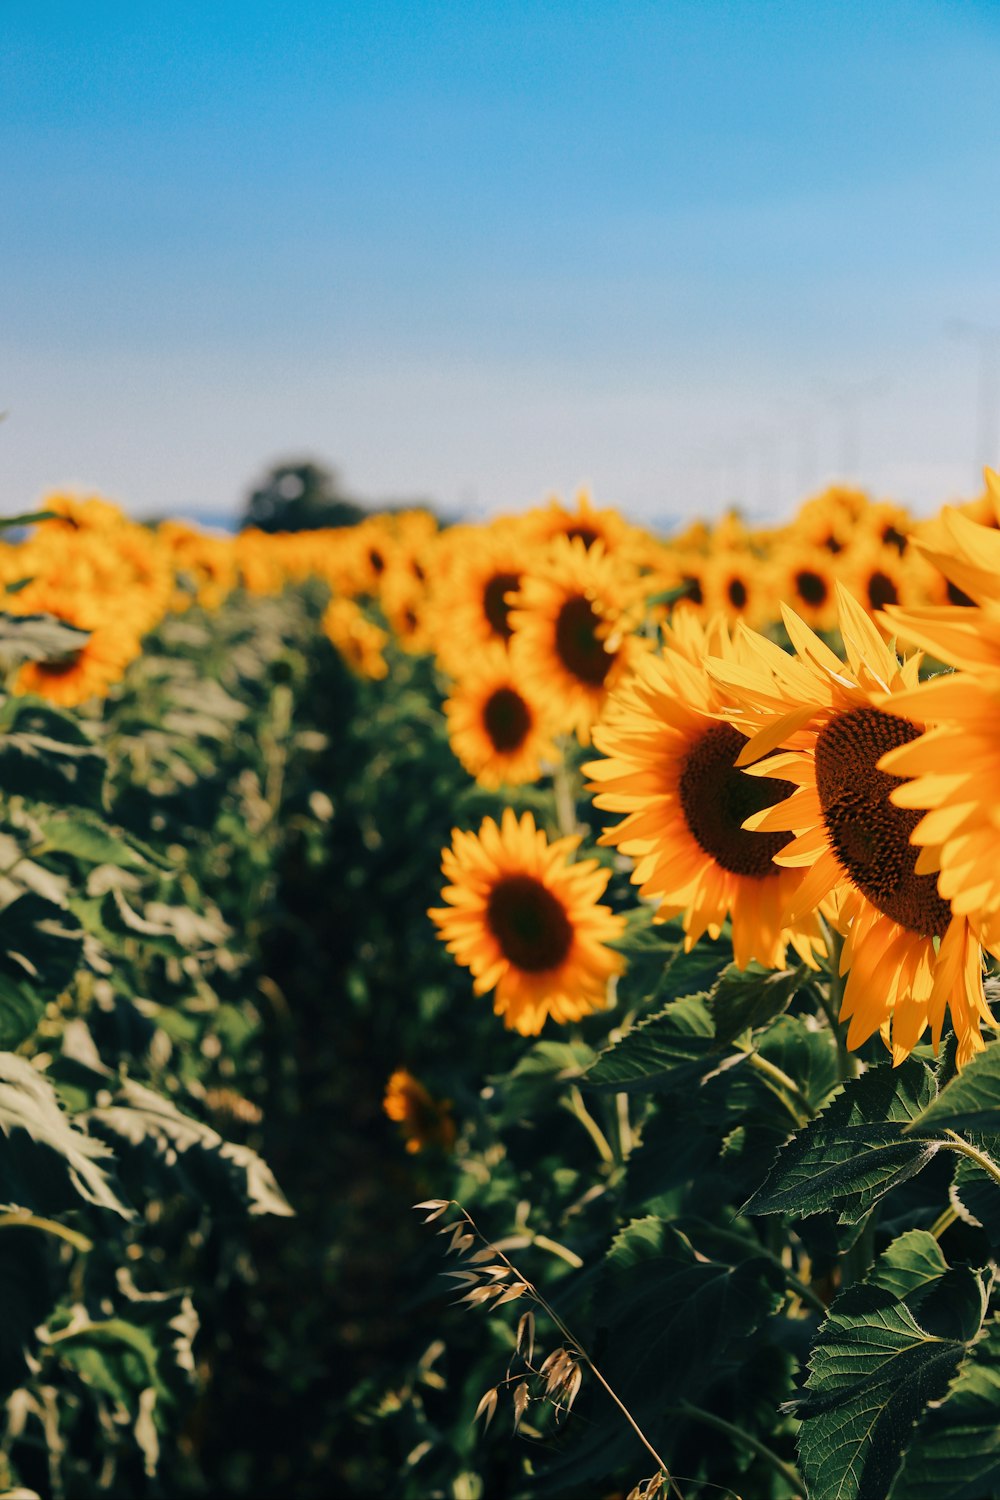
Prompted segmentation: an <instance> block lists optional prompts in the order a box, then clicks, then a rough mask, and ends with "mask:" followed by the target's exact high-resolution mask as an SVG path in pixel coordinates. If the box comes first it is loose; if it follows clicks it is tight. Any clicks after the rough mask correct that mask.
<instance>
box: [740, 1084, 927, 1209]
mask: <svg viewBox="0 0 1000 1500" xmlns="http://www.w3.org/2000/svg"><path fill="white" fill-rule="evenodd" d="M934 1088H935V1084H934V1077H933V1075H932V1073H931V1071H930V1069H929V1068H927V1067H926V1066H925V1065H924V1064H923V1063H922V1062H920V1061H918V1060H917V1059H916V1058H912V1057H910V1058H907V1059H906V1061H905V1062H904V1063H902V1064H901V1066H900V1067H898V1068H890V1067H888V1066H883V1067H876V1068H869V1070H868V1071H867V1072H866V1073H863V1074H862V1075H861V1077H860V1078H854V1079H851V1080H850V1081H849V1082H848V1083H846V1084H845V1085H844V1088H843V1090H842V1092H841V1093H839V1094H837V1095H836V1097H835V1098H834V1099H833V1100H832V1102H831V1103H830V1104H828V1105H827V1107H826V1109H824V1110H823V1112H822V1114H820V1115H818V1116H817V1117H816V1119H815V1120H811V1121H810V1122H809V1124H808V1125H807V1126H805V1128H804V1129H802V1130H800V1131H799V1132H798V1133H797V1134H796V1135H794V1136H793V1137H792V1139H791V1140H790V1141H789V1142H788V1143H787V1144H786V1145H785V1146H783V1147H782V1149H781V1150H780V1151H779V1153H778V1157H777V1160H776V1161H775V1163H774V1165H773V1166H772V1168H771V1170H770V1172H769V1174H768V1176H767V1179H766V1181H765V1182H764V1185H763V1186H762V1187H761V1188H760V1189H758V1191H757V1192H756V1193H755V1194H754V1196H753V1197H752V1198H751V1199H750V1201H749V1202H748V1203H747V1204H746V1205H745V1207H744V1209H743V1212H744V1213H751V1214H776V1213H789V1214H801V1215H808V1214H816V1213H822V1212H823V1211H824V1210H825V1209H830V1208H833V1209H836V1210H838V1211H839V1214H840V1222H841V1223H842V1224H856V1223H857V1222H858V1220H859V1219H861V1218H863V1217H864V1215H865V1214H866V1213H868V1211H869V1210H870V1209H871V1208H872V1207H873V1206H874V1205H875V1204H876V1203H877V1202H878V1201H879V1199H880V1198H882V1197H884V1195H885V1194H886V1193H887V1192H888V1191H889V1190H890V1188H892V1187H895V1185H896V1184H897V1183H899V1182H905V1181H906V1179H907V1178H908V1177H912V1176H913V1175H914V1173H916V1172H919V1171H920V1170H921V1168H922V1167H924V1166H926V1165H927V1163H928V1162H929V1161H930V1159H931V1157H932V1156H933V1155H934V1153H935V1151H936V1150H937V1149H938V1147H937V1144H936V1142H933V1141H924V1140H915V1139H913V1138H912V1137H909V1136H906V1135H904V1129H905V1127H906V1126H907V1125H908V1124H909V1123H910V1122H911V1121H912V1120H914V1119H915V1118H917V1116H918V1115H919V1114H920V1111H921V1110H922V1109H923V1108H924V1107H925V1106H926V1105H927V1104H928V1103H929V1102H930V1100H931V1099H932V1098H933V1097H934Z"/></svg>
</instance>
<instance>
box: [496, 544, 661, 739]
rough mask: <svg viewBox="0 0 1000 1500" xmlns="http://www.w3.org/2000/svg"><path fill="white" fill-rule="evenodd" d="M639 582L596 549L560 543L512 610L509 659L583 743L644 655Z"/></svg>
mask: <svg viewBox="0 0 1000 1500" xmlns="http://www.w3.org/2000/svg"><path fill="white" fill-rule="evenodd" d="M637 583H638V580H637V576H636V574H635V573H634V572H632V571H631V570H630V569H625V568H623V567H621V566H620V565H618V564H616V563H615V561H614V560H613V559H612V558H609V557H607V556H606V555H605V553H604V550H603V548H602V547H601V546H600V544H599V543H596V542H595V544H594V545H593V546H592V547H591V548H590V549H589V550H588V549H587V548H586V547H584V545H583V542H582V541H581V540H580V539H579V537H575V538H574V539H573V540H572V541H567V540H566V538H565V537H558V538H557V539H556V540H555V541H554V542H553V543H552V546H551V548H550V549H549V551H548V553H547V555H546V556H545V557H544V558H541V559H539V560H538V561H537V562H536V563H535V564H534V565H533V567H532V571H531V572H530V573H529V574H526V575H525V577H524V578H523V580H522V583H521V588H520V591H519V593H518V597H517V601H516V602H517V607H516V608H515V609H513V610H512V611H511V615H510V623H511V625H512V626H513V631H514V634H513V637H512V640H511V659H512V661H513V664H514V668H515V670H516V671H517V672H518V673H519V674H521V678H522V680H523V682H524V684H525V688H526V690H527V691H529V692H531V693H533V694H534V695H535V697H536V698H538V699H539V700H540V701H541V700H548V701H549V702H550V703H551V705H552V712H553V718H554V719H555V720H556V721H557V722H558V724H559V726H560V728H562V729H564V730H565V731H566V732H567V733H572V732H573V731H574V730H575V731H576V734H577V737H578V738H579V740H580V742H581V743H582V744H584V745H585V744H587V743H588V742H589V739H590V729H591V726H592V725H593V724H594V722H595V721H596V720H597V719H598V718H599V717H600V714H601V711H602V709H603V708H604V704H605V701H606V699H607V696H608V693H609V692H610V691H611V689H612V688H613V687H614V686H615V684H616V683H617V682H618V681H619V680H620V679H621V678H622V677H623V676H624V675H625V674H626V673H627V672H628V671H629V669H630V668H631V667H632V666H633V665H634V663H635V662H636V660H637V659H638V657H639V655H640V654H641V652H642V651H643V649H644V646H645V642H644V641H642V640H640V639H639V638H638V637H637V636H636V635H635V634H634V633H633V628H632V619H631V611H632V609H633V607H634V605H635V604H636V600H637Z"/></svg>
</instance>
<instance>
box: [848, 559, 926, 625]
mask: <svg viewBox="0 0 1000 1500" xmlns="http://www.w3.org/2000/svg"><path fill="white" fill-rule="evenodd" d="M841 579H842V581H843V582H844V583H845V584H846V585H847V586H848V587H849V588H850V591H851V593H852V594H853V595H854V597H855V598H856V599H859V600H860V602H861V603H862V604H863V605H864V607H865V609H866V610H867V611H868V613H869V614H870V615H873V614H875V613H876V612H877V611H878V610H880V609H885V608H886V606H887V605H890V604H901V603H904V602H906V603H911V602H913V588H912V585H911V570H910V569H909V567H908V566H907V563H906V561H905V559H904V558H903V557H902V556H901V554H900V552H899V550H898V548H896V547H887V546H885V545H884V544H883V543H882V542H874V541H873V542H869V543H862V544H860V545H859V546H858V547H856V548H852V550H851V552H850V554H849V555H848V557H847V558H846V559H845V562H844V567H843V569H842V572H841Z"/></svg>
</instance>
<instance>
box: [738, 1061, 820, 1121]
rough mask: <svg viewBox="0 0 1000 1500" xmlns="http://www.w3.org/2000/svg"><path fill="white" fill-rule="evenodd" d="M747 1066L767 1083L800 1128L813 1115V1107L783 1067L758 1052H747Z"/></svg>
mask: <svg viewBox="0 0 1000 1500" xmlns="http://www.w3.org/2000/svg"><path fill="white" fill-rule="evenodd" d="M747 1066H748V1067H750V1068H753V1070H754V1072H756V1073H759V1074H760V1076H761V1077H762V1078H763V1079H764V1082H765V1083H766V1084H767V1085H768V1087H769V1088H770V1090H771V1092H772V1093H773V1094H775V1095H776V1096H777V1097H778V1098H779V1099H780V1100H781V1102H782V1104H783V1105H784V1106H785V1108H786V1109H787V1110H788V1113H789V1114H790V1115H791V1116H792V1118H793V1120H794V1121H795V1123H796V1125H798V1126H799V1127H800V1128H801V1127H802V1126H803V1125H807V1124H808V1123H809V1121H810V1120H811V1119H813V1118H814V1117H815V1114H816V1111H815V1110H814V1109H813V1107H812V1105H811V1104H810V1103H809V1100H808V1099H807V1098H806V1096H805V1094H804V1093H803V1092H802V1090H801V1089H800V1088H799V1086H798V1084H797V1083H796V1082H795V1079H794V1078H789V1076H788V1074H787V1073H786V1072H785V1071H784V1069H783V1068H779V1067H778V1066H777V1064H776V1063H773V1062H771V1061H770V1060H769V1059H768V1058H766V1057H761V1055H760V1053H759V1052H750V1053H748V1054H747Z"/></svg>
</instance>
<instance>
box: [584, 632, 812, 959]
mask: <svg viewBox="0 0 1000 1500" xmlns="http://www.w3.org/2000/svg"><path fill="white" fill-rule="evenodd" d="M664 641H665V649H664V652H663V655H662V656H647V657H644V658H643V660H642V662H641V663H640V664H639V667H638V669H637V671H636V673H635V674H634V675H633V676H632V677H631V678H630V679H629V680H628V681H627V682H626V683H625V684H623V686H622V687H621V688H619V689H618V690H617V691H616V692H615V693H614V695H613V696H612V698H611V701H610V702H609V704H608V709H607V712H606V714H605V717H604V719H603V721H602V722H601V724H599V725H598V727H597V728H596V729H595V730H594V744H595V746H596V747H597V749H598V750H600V751H601V753H602V754H603V755H604V756H605V757H606V759H604V760H595V761H591V762H590V763H589V765H587V766H586V767H585V769H586V772H587V774H588V775H589V776H590V777H591V778H592V781H591V789H592V790H595V791H596V792H597V796H596V797H595V798H594V802H595V805H596V806H597V807H599V808H604V809H607V810H608V811H610V812H618V813H625V814H626V817H625V818H624V819H623V821H622V822H621V823H619V824H618V825H617V826H616V827H614V828H612V829H609V830H608V831H607V832H606V833H604V834H603V835H602V837H601V842H602V843H606V844H614V845H616V846H617V847H618V848H619V849H620V850H621V852H622V853H623V854H626V855H629V856H630V857H631V858H633V859H634V860H635V861H636V863H635V869H634V870H633V872H632V880H633V882H634V883H635V884H636V885H638V886H639V887H640V888H641V894H642V895H643V896H646V897H649V898H651V899H654V900H656V901H658V902H659V903H660V905H659V910H658V912H657V917H658V919H660V920H666V919H667V918H669V917H674V916H681V915H682V916H683V925H684V931H685V934H686V938H685V946H686V947H687V948H688V949H690V948H692V947H693V946H694V944H695V943H696V942H697V941H698V939H699V938H700V937H701V936H702V934H703V933H704V932H706V931H707V932H708V933H709V934H710V935H711V936H712V937H713V938H715V937H718V935H719V933H720V931H721V929H722V924H723V923H724V921H725V920H726V918H727V916H729V917H731V918H732V931H733V953H734V956H735V959H736V962H737V964H738V965H739V967H740V968H745V967H746V966H747V964H749V963H750V962H751V960H752V959H754V958H756V959H758V960H759V961H760V962H761V963H763V964H767V965H769V966H771V967H773V968H783V967H784V964H785V954H786V950H787V948H788V946H789V945H791V946H792V947H793V948H794V949H795V951H796V952H797V953H798V954H799V956H800V957H801V958H802V959H803V960H804V961H805V962H806V963H808V964H810V965H812V966H813V967H815V966H816V963H815V959H814V957H813V949H818V950H819V951H823V944H822V939H821V937H820V930H819V923H818V920H817V918H816V917H815V916H814V915H813V914H811V913H808V914H806V916H805V917H804V918H803V919H802V920H801V921H799V922H797V923H794V924H789V923H787V922H785V921H784V920H783V913H784V910H785V908H786V907H787V906H788V904H789V902H790V898H791V895H792V892H793V890H794V888H795V887H796V886H797V885H799V884H801V880H802V876H801V874H800V872H798V871H796V870H781V869H779V868H778V867H777V866H776V865H775V864H774V863H773V862H772V861H773V856H774V855H775V854H776V853H777V852H778V851H779V850H780V849H781V848H782V846H783V845H784V844H785V843H786V842H787V841H788V839H789V838H790V835H788V834H775V833H749V832H747V831H746V830H745V829H744V828H743V823H744V820H745V819H746V818H747V817H749V815H750V814H751V813H754V812H757V811H758V810H759V809H761V808H766V807H770V806H771V805H772V804H773V803H774V802H776V801H778V800H780V799H782V798H784V797H787V796H788V795H790V793H791V792H792V790H793V788H792V786H791V784H788V783H779V784H776V783H774V782H771V783H770V784H768V783H765V782H763V781H761V780H760V778H759V777H756V776H751V775H748V774H747V773H746V772H745V771H741V770H738V769H737V768H736V759H737V757H738V756H739V754H740V752H741V751H742V749H743V747H744V745H745V744H746V737H745V736H744V735H743V734H741V733H740V732H739V730H737V729H735V728H734V727H733V725H731V724H728V723H723V722H720V720H719V717H718V713H719V710H720V709H721V707H722V705H723V701H724V700H723V696H722V694H721V693H720V691H719V689H718V688H717V687H716V685H715V683H714V682H713V681H712V679H711V678H710V677H709V676H708V675H707V674H706V672H705V670H704V667H703V666H702V661H703V660H704V658H705V656H706V655H708V654H710V653H713V652H714V653H715V654H717V655H719V656H722V657H726V658H728V657H731V656H732V654H733V648H732V646H731V643H730V639H729V635H728V632H727V630H726V627H725V625H724V624H723V623H722V622H721V621H720V620H716V621H714V622H713V623H712V624H711V625H710V626H709V627H708V628H705V627H703V626H702V625H701V624H700V623H699V621H698V619H697V618H696V616H695V615H694V614H693V613H691V612H690V611H681V612H680V613H679V614H678V615H677V616H675V620H674V624H673V627H672V628H668V629H665V630H664Z"/></svg>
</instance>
